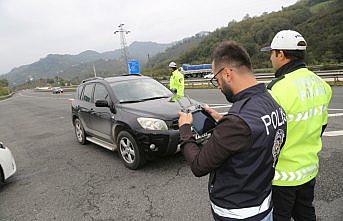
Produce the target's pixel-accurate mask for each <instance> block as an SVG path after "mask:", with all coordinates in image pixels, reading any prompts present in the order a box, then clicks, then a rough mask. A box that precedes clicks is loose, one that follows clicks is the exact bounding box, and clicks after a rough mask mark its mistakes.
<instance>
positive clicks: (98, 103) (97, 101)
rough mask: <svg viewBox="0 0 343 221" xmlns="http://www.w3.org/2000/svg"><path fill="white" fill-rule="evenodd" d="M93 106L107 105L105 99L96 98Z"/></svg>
mask: <svg viewBox="0 0 343 221" xmlns="http://www.w3.org/2000/svg"><path fill="white" fill-rule="evenodd" d="M95 106H96V107H109V106H108V102H107V100H96V101H95Z"/></svg>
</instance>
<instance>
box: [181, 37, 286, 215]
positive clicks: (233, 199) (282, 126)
mask: <svg viewBox="0 0 343 221" xmlns="http://www.w3.org/2000/svg"><path fill="white" fill-rule="evenodd" d="M212 71H213V73H214V77H213V78H212V79H211V82H212V84H213V85H214V86H216V87H218V89H220V90H221V91H222V93H223V94H224V95H225V97H226V99H227V100H228V101H229V102H231V103H233V105H232V107H231V109H230V110H229V112H228V113H227V114H226V115H224V116H222V115H220V114H219V113H217V112H216V111H215V110H213V109H211V108H209V107H206V108H205V110H206V111H207V112H208V113H209V114H211V115H212V117H213V118H214V119H215V120H216V121H217V122H218V124H217V126H216V127H215V129H214V131H213V133H212V135H211V137H210V138H209V140H208V142H207V143H206V144H204V145H203V146H202V148H201V149H200V148H199V147H198V145H197V143H196V141H195V138H194V137H193V134H192V131H191V123H192V114H190V113H189V114H186V113H181V112H179V116H180V118H179V127H180V129H179V130H180V137H181V149H182V153H183V155H184V156H185V158H186V160H187V162H188V164H189V165H190V167H191V170H192V172H193V173H194V175H195V176H197V177H200V176H205V175H207V174H208V173H210V177H209V185H208V191H209V196H210V201H211V209H212V214H213V217H214V219H215V220H271V219H272V212H271V211H272V203H271V187H272V186H271V184H272V183H271V182H272V179H273V177H274V171H275V170H274V166H275V164H276V161H277V157H278V154H279V151H280V149H281V147H282V145H283V143H284V140H285V135H286V116H285V113H284V112H283V110H282V108H281V107H280V106H279V105H278V104H277V103H276V102H275V101H274V99H273V98H272V97H271V95H270V94H269V93H268V91H267V89H266V87H265V85H264V84H258V83H257V81H256V79H255V77H254V75H253V73H252V65H251V61H250V57H249V55H248V53H247V52H246V51H245V49H243V48H242V47H241V46H239V45H238V44H237V43H235V42H233V41H227V42H223V43H221V44H220V45H219V46H218V47H217V48H216V49H215V50H214V51H213V54H212Z"/></svg>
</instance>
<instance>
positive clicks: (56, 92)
mask: <svg viewBox="0 0 343 221" xmlns="http://www.w3.org/2000/svg"><path fill="white" fill-rule="evenodd" d="M51 90H52V93H53V94H60V93H63V88H60V87H53V88H52V89H51Z"/></svg>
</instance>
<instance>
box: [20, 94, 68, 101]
mask: <svg viewBox="0 0 343 221" xmlns="http://www.w3.org/2000/svg"><path fill="white" fill-rule="evenodd" d="M19 95H20V96H22V97H33V98H47V99H55V100H69V99H70V98H62V97H58V98H57V97H42V96H32V95H27V94H22V93H19Z"/></svg>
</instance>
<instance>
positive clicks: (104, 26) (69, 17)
mask: <svg viewBox="0 0 343 221" xmlns="http://www.w3.org/2000/svg"><path fill="white" fill-rule="evenodd" d="M295 2H296V0H288V1H287V0H172V1H170V0H161V1H157V0H136V1H133V0H0V58H1V61H0V74H4V73H7V72H9V71H10V70H11V69H12V68H14V67H18V66H20V65H24V64H30V63H33V62H35V61H37V60H39V59H40V58H43V57H45V56H46V55H47V54H55V53H57V54H78V53H80V52H82V51H85V50H88V49H90V50H95V51H98V52H104V51H110V50H114V49H117V48H120V42H119V37H118V36H114V34H113V32H114V31H115V30H116V28H117V26H118V25H119V24H120V23H124V24H125V26H126V28H127V29H129V30H130V31H131V33H130V34H129V35H128V36H127V41H128V44H130V43H132V42H133V41H154V42H158V43H169V42H173V41H177V40H181V39H183V38H185V37H189V36H193V35H194V34H196V33H198V32H200V31H213V30H215V29H216V28H219V27H223V26H226V25H227V23H228V22H229V21H231V20H233V19H235V20H237V21H239V20H241V19H242V18H243V17H244V16H245V15H246V14H247V13H248V14H249V15H250V16H255V15H261V14H262V13H263V12H272V11H278V10H280V9H281V7H282V6H284V7H285V6H289V5H292V4H294V3H295Z"/></svg>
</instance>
